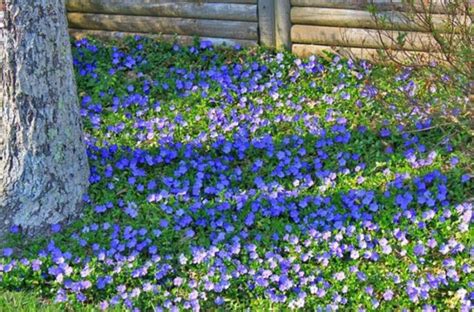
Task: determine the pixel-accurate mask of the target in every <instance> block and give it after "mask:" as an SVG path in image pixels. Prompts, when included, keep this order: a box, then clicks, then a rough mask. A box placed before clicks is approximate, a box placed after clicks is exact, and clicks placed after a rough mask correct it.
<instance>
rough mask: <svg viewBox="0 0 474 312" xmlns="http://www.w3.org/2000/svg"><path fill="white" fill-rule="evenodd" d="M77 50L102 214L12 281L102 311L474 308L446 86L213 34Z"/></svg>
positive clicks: (89, 199) (12, 257)
mask: <svg viewBox="0 0 474 312" xmlns="http://www.w3.org/2000/svg"><path fill="white" fill-rule="evenodd" d="M74 56H75V59H74V65H75V68H76V70H77V75H78V85H79V89H80V90H79V91H80V94H81V116H82V117H83V121H84V124H85V136H86V143H87V153H88V157H89V161H90V164H91V175H90V183H91V187H90V190H89V193H88V194H86V195H85V196H84V202H85V203H86V205H87V208H86V211H85V212H84V217H83V220H80V221H79V222H78V223H76V224H74V225H72V226H67V227H63V228H61V227H60V226H59V225H53V226H52V228H51V231H52V232H53V233H54V234H53V235H52V237H51V239H50V240H49V242H48V243H46V244H45V243H41V242H40V243H38V244H37V245H36V247H38V249H39V252H36V254H34V256H31V254H32V253H29V256H26V255H21V254H20V253H17V252H16V251H15V249H13V248H10V247H6V248H5V249H3V253H2V258H0V279H1V281H2V286H0V288H2V287H3V288H5V289H22V288H24V287H25V285H27V286H26V287H31V286H32V285H33V281H34V284H35V285H36V286H35V288H36V289H38V290H39V289H48V293H51V291H53V292H54V297H53V300H54V301H55V302H57V303H60V304H72V305H77V306H81V305H91V304H92V305H95V306H96V307H98V308H100V309H102V310H107V309H108V308H109V307H112V306H118V305H119V306H123V307H125V308H127V309H129V310H133V311H140V310H143V311H149V310H153V309H154V310H156V311H164V310H166V311H168V310H171V311H180V310H195V311H198V310H199V309H203V310H208V309H210V310H215V309H217V308H218V307H222V309H225V310H232V309H236V310H239V309H240V310H241V309H243V308H252V309H257V310H268V309H275V307H277V309H280V308H282V309H283V308H285V309H286V308H290V309H299V308H301V309H315V310H337V309H343V310H359V311H365V310H375V309H382V310H393V309H404V310H406V311H408V310H411V309H422V310H423V311H435V310H441V311H442V310H446V309H461V310H463V311H469V310H470V309H472V299H473V296H474V292H473V288H474V282H473V281H472V280H471V279H470V277H472V270H473V268H472V266H473V262H472V259H473V257H474V247H473V246H472V233H473V232H472V227H471V224H472V213H473V204H472V203H471V202H469V196H468V194H469V192H472V191H473V184H472V181H471V176H470V175H469V174H467V173H465V172H464V171H463V169H462V166H463V164H465V163H466V161H468V159H467V160H466V158H465V156H464V155H463V154H462V153H461V151H460V150H459V149H458V148H457V147H459V144H461V143H459V142H451V141H450V138H449V137H444V136H442V134H440V133H439V132H437V131H436V129H434V130H431V123H432V120H431V119H430V118H429V114H427V111H428V110H430V111H434V110H436V109H441V110H442V109H444V108H443V107H441V108H439V107H438V106H439V105H442V104H440V102H441V101H442V94H441V93H438V90H439V89H442V88H439V89H438V88H437V87H436V86H434V85H433V86H431V88H429V89H426V88H424V87H423V81H422V80H421V81H420V80H419V79H417V78H416V77H415V76H414V71H413V70H404V71H403V72H401V73H397V72H394V73H391V76H389V77H387V76H385V77H384V78H383V79H382V82H381V81H380V78H377V77H378V76H377V75H380V70H382V69H379V68H377V67H373V66H372V65H370V64H368V63H367V62H360V63H356V62H353V61H350V60H349V61H343V60H341V59H340V58H338V57H335V58H334V59H332V60H331V61H325V60H323V59H319V58H316V57H310V58H309V59H307V60H301V59H297V58H295V57H294V56H292V55H289V54H283V53H278V54H271V53H268V52H258V53H257V52H255V51H247V50H241V49H239V48H236V49H234V50H229V49H222V48H218V47H213V46H212V44H210V43H209V42H202V43H200V44H198V45H195V46H192V47H181V46H178V45H172V44H166V43H156V42H154V41H151V40H146V39H143V38H140V37H136V38H130V39H128V41H127V42H126V44H125V45H124V46H119V47H109V46H104V45H101V44H97V43H95V42H92V41H89V40H81V41H79V42H77V43H76V44H75V46H74ZM383 70H385V69H383ZM383 70H382V71H383ZM387 80H389V83H387ZM383 82H384V83H383ZM440 83H442V82H440ZM423 90H428V91H423ZM423 92H428V94H425V93H423ZM406 94H408V95H409V97H410V98H411V99H413V103H416V104H413V103H410V104H413V105H416V107H406V106H403V105H401V103H399V102H398V100H399V99H401V98H403V96H406ZM438 97H439V98H440V99H441V100H432V99H436V98H438ZM386 102H388V103H389V106H388V107H383V105H382V103H386ZM20 232H21V231H20V229H19V228H18V227H16V226H14V227H12V236H13V237H17V236H18V235H21V233H20ZM41 293H42V294H43V295H44V294H45V293H46V292H44V291H43V292H41Z"/></svg>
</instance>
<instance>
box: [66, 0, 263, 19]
mask: <svg viewBox="0 0 474 312" xmlns="http://www.w3.org/2000/svg"><path fill="white" fill-rule="evenodd" d="M67 10H68V12H82V13H102V14H120V15H143V16H163V17H182V18H204V19H217V20H235V21H253V22H256V21H257V6H256V5H248V4H233V3H187V2H183V3H179V2H178V3H143V2H117V1H114V0H69V1H68V2H67Z"/></svg>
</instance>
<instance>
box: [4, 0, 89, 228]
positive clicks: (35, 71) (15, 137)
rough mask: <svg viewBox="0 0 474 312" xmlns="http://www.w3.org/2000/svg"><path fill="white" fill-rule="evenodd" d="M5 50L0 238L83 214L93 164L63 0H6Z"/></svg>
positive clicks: (44, 226) (65, 220)
mask: <svg viewBox="0 0 474 312" xmlns="http://www.w3.org/2000/svg"><path fill="white" fill-rule="evenodd" d="M4 24H5V29H4V36H5V38H4V40H5V41H4V44H3V46H1V47H0V62H1V65H2V80H1V83H0V217H1V220H0V236H1V235H2V234H5V233H6V232H7V231H8V230H9V228H10V227H11V226H12V225H19V226H20V227H21V228H22V229H23V230H25V231H26V232H27V233H29V234H36V233H40V232H43V231H44V230H45V229H47V228H48V227H49V225H51V224H56V223H62V222H67V221H69V220H71V219H72V218H73V217H75V216H78V214H79V213H80V208H81V203H82V195H83V194H84V193H85V192H86V190H87V185H88V175H89V167H88V162H87V156H86V152H85V144H84V141H83V137H82V136H83V133H82V127H81V122H80V115H79V106H78V100H77V92H76V85H75V79H74V71H73V65H72V56H71V47H70V42H69V37H68V34H67V22H66V12H65V3H64V0H41V1H32V0H6V1H5V17H4Z"/></svg>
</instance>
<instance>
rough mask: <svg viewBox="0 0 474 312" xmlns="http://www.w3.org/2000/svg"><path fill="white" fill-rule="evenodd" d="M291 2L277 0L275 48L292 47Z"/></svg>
mask: <svg viewBox="0 0 474 312" xmlns="http://www.w3.org/2000/svg"><path fill="white" fill-rule="evenodd" d="M290 12H291V5H290V0H275V46H276V47H277V48H279V49H290V47H291V37H290V31H291V19H290Z"/></svg>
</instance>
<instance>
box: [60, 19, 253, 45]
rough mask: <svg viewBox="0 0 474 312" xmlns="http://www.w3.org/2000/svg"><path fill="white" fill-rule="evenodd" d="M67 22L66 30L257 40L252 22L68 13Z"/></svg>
mask: <svg viewBox="0 0 474 312" xmlns="http://www.w3.org/2000/svg"><path fill="white" fill-rule="evenodd" d="M68 21H69V27H71V28H78V29H90V30H108V31H123V32H142V33H164V34H178V35H188V36H202V37H219V38H232V39H247V40H256V39H257V37H258V34H257V23H253V22H238V21H219V20H204V19H185V18H175V17H150V16H126V15H109V14H84V13H69V14H68Z"/></svg>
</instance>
